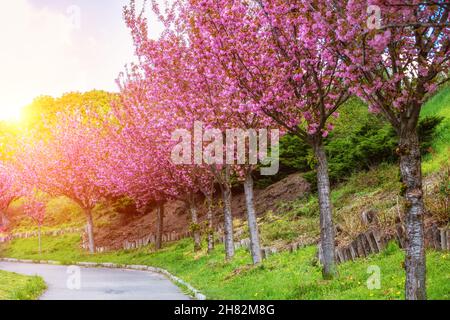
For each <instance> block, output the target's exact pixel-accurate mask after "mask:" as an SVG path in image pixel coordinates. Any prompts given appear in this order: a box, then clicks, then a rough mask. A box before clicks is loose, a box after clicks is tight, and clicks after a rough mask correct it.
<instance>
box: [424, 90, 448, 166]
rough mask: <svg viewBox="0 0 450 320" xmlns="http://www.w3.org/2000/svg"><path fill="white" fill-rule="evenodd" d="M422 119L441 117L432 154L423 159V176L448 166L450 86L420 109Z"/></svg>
mask: <svg viewBox="0 0 450 320" xmlns="http://www.w3.org/2000/svg"><path fill="white" fill-rule="evenodd" d="M421 116H422V117H426V116H441V117H443V119H444V120H443V121H442V123H441V124H440V125H439V126H438V127H437V128H436V131H435V137H434V139H433V144H432V149H433V152H432V153H431V154H429V155H428V156H426V157H425V159H424V161H423V171H424V173H425V174H428V173H432V172H436V171H439V170H441V168H442V166H445V165H446V166H448V165H449V157H450V142H449V141H450V86H446V87H444V88H442V89H441V90H440V91H439V92H438V93H437V94H436V95H434V96H433V97H432V98H431V99H430V100H429V101H427V103H426V104H425V106H424V107H423V109H422V113H421Z"/></svg>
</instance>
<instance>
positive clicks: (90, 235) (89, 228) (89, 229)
mask: <svg viewBox="0 0 450 320" xmlns="http://www.w3.org/2000/svg"><path fill="white" fill-rule="evenodd" d="M85 214H86V219H87V225H86V233H87V236H88V241H89V252H90V253H92V254H94V253H95V240H94V221H93V219H92V212H91V209H85Z"/></svg>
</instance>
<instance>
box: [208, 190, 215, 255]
mask: <svg viewBox="0 0 450 320" xmlns="http://www.w3.org/2000/svg"><path fill="white" fill-rule="evenodd" d="M206 202H207V205H208V213H207V219H208V253H211V252H212V251H213V250H214V212H213V198H212V195H206Z"/></svg>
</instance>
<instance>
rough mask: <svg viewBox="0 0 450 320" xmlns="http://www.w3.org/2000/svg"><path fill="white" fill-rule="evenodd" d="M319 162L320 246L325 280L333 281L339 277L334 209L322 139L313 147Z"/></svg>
mask: <svg viewBox="0 0 450 320" xmlns="http://www.w3.org/2000/svg"><path fill="white" fill-rule="evenodd" d="M313 148H314V153H315V156H316V160H317V190H318V195H319V210H320V244H321V247H322V260H323V261H322V264H323V270H322V274H323V278H324V279H327V280H328V279H333V278H334V277H335V276H336V275H337V269H336V263H335V252H334V251H335V243H334V226H333V217H332V214H333V209H332V205H331V197H330V180H329V177H328V161H327V156H326V154H325V148H324V145H323V141H322V139H320V140H319V141H317V142H315V143H314V145H313Z"/></svg>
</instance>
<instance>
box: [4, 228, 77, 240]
mask: <svg viewBox="0 0 450 320" xmlns="http://www.w3.org/2000/svg"><path fill="white" fill-rule="evenodd" d="M83 231H84V228H75V227H74V228H65V229H58V230H46V231H42V232H41V235H42V236H53V237H56V236H61V235H65V234H70V233H82V232H83ZM38 235H39V233H38V231H29V232H21V233H13V234H10V235H6V236H4V237H0V243H3V242H8V241H11V240H15V239H28V238H35V237H37V236H38Z"/></svg>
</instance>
